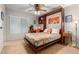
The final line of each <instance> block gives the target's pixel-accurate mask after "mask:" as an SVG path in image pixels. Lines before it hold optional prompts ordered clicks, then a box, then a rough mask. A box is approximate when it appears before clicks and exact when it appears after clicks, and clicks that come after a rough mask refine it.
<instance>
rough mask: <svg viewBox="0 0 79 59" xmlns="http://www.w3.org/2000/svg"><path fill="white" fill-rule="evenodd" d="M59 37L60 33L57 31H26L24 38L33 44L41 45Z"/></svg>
mask: <svg viewBox="0 0 79 59" xmlns="http://www.w3.org/2000/svg"><path fill="white" fill-rule="evenodd" d="M60 37H61V35H60V34H57V33H53V34H50V33H26V34H25V38H26V39H27V40H28V41H30V42H31V43H32V44H33V45H35V46H37V47H38V46H41V45H44V44H46V43H48V42H51V41H54V40H57V39H59V38H60Z"/></svg>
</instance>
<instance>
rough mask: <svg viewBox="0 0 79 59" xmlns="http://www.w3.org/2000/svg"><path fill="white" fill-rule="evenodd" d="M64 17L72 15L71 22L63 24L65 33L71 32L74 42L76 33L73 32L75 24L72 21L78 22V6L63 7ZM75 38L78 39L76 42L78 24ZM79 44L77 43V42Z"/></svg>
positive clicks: (78, 33)
mask: <svg viewBox="0 0 79 59" xmlns="http://www.w3.org/2000/svg"><path fill="white" fill-rule="evenodd" d="M66 15H72V17H73V22H71V23H65V31H68V30H69V31H71V32H72V34H73V36H72V37H73V40H75V34H76V31H75V24H74V21H75V20H77V21H78V22H79V4H73V5H70V6H68V7H65V16H66ZM77 30H78V31H77V37H78V40H79V23H78V26H77ZM78 43H79V41H78Z"/></svg>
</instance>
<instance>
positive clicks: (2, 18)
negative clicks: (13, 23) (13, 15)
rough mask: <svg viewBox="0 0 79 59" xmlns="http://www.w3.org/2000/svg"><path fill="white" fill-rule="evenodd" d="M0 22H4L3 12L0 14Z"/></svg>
mask: <svg viewBox="0 0 79 59" xmlns="http://www.w3.org/2000/svg"><path fill="white" fill-rule="evenodd" d="M1 20H2V21H3V20H4V12H1Z"/></svg>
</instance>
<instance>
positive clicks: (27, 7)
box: [6, 4, 68, 14]
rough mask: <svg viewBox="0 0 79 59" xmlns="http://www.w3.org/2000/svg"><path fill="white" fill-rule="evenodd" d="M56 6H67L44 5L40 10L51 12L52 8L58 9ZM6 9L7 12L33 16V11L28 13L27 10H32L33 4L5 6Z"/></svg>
mask: <svg viewBox="0 0 79 59" xmlns="http://www.w3.org/2000/svg"><path fill="white" fill-rule="evenodd" d="M58 6H62V7H66V6H68V5H66V4H61V5H59V4H44V7H43V8H42V9H45V10H47V12H49V11H51V10H53V9H54V8H56V7H58ZM6 8H7V9H9V10H14V11H20V12H25V13H27V12H29V13H32V14H34V11H29V10H34V5H33V4H7V5H6ZM47 12H40V14H45V13H47Z"/></svg>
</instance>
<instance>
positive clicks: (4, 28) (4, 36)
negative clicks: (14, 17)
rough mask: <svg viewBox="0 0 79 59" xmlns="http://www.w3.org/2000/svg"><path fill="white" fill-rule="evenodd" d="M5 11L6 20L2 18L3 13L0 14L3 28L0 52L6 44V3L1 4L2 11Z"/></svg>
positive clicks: (1, 30) (0, 24) (0, 9)
mask: <svg viewBox="0 0 79 59" xmlns="http://www.w3.org/2000/svg"><path fill="white" fill-rule="evenodd" d="M1 11H2V12H4V21H2V20H1V14H0V26H2V29H0V52H1V50H2V48H3V46H4V40H6V26H5V24H6V23H5V21H6V9H5V5H1V4H0V13H1Z"/></svg>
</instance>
